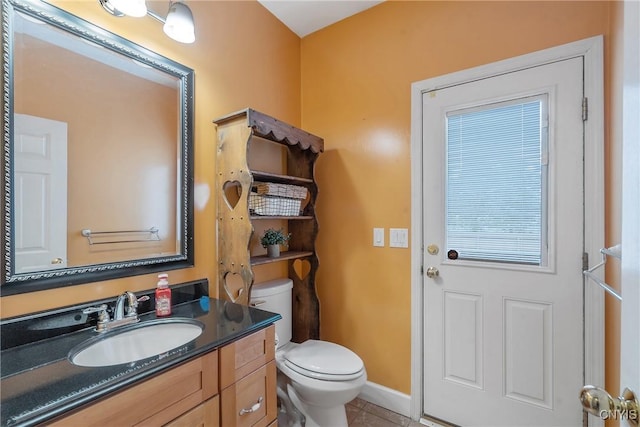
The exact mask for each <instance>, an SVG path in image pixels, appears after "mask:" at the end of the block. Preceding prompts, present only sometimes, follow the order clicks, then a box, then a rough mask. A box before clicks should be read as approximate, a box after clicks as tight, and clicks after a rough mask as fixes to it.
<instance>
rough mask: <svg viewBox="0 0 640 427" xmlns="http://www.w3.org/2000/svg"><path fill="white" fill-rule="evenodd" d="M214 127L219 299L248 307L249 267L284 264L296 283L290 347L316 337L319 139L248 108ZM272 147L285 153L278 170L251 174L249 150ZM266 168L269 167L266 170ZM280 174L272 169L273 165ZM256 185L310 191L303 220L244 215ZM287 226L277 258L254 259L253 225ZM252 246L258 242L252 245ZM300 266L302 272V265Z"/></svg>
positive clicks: (321, 147) (258, 256) (251, 275)
mask: <svg viewBox="0 0 640 427" xmlns="http://www.w3.org/2000/svg"><path fill="white" fill-rule="evenodd" d="M214 123H215V124H216V125H217V130H218V141H217V144H218V145H217V172H216V174H217V176H216V186H217V188H216V194H217V199H218V211H217V227H218V288H219V296H220V298H221V299H227V300H230V301H233V302H237V303H240V304H245V305H246V304H249V298H250V294H251V287H252V286H253V281H254V273H253V267H254V266H257V265H262V264H270V263H275V262H287V263H288V274H289V278H291V280H292V281H293V313H292V315H293V338H292V340H293V341H295V342H303V341H305V340H307V339H319V338H320V306H319V302H318V297H317V294H316V291H315V275H316V271H317V269H318V256H317V254H316V250H315V241H316V237H317V234H318V221H317V219H316V212H315V203H316V198H317V195H318V188H317V185H316V181H315V176H314V169H315V162H316V160H317V158H318V155H319V154H320V153H321V152H322V151H323V150H324V141H323V139H322V138H320V137H318V136H315V135H312V134H310V133H308V132H306V131H304V130H302V129H299V128H296V127H295V126H291V125H289V124H287V123H284V122H282V121H280V120H278V119H275V118H273V117H270V116H268V115H266V114H263V113H260V112H258V111H256V110H253V109H245V110H242V111H239V112H236V113H233V114H230V115H227V116H224V117H221V118H219V119H216V120H214ZM262 143H268V144H267V145H269V144H277V145H278V146H279V147H280V148H279V149H282V147H284V151H286V160H284V161H283V164H284V165H285V166H284V167H282V169H283V170H271V168H270V166H271V165H267V166H268V167H265V168H262V167H256V168H255V169H251V167H250V162H249V157H250V152H251V150H252V148H253V147H254V146H259V145H260V144H262ZM265 169H269V170H268V171H267V170H265ZM276 169H277V168H276ZM255 182H274V183H280V184H292V185H299V186H304V187H306V188H307V190H308V193H309V196H308V200H307V201H306V205H305V206H304V210H303V213H302V215H301V216H260V215H256V214H253V213H252V212H250V211H249V194H250V193H251V189H252V187H253V185H254V183H255ZM267 220H278V221H286V225H287V229H288V231H289V232H290V233H291V236H292V237H291V240H290V241H289V246H288V249H289V250H288V251H284V252H282V253H281V255H280V257H278V258H269V257H267V256H265V255H261V254H253V256H252V247H251V242H252V235H253V232H254V223H256V224H259V223H260V224H265V223H264V222H261V221H267ZM254 242H255V240H254ZM301 264H302V267H301Z"/></svg>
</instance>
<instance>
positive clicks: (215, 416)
mask: <svg viewBox="0 0 640 427" xmlns="http://www.w3.org/2000/svg"><path fill="white" fill-rule="evenodd" d="M219 400H220V399H219V398H218V396H216V397H214V398H213V399H209V400H207V401H206V402H204V403H202V404H200V405H198V406H196V407H195V408H193V409H192V410H190V411H189V412H187V413H186V414H184V415H182V416H180V417H178V418H176V419H175V420H173V421H171V422H170V423H169V424H166V425H165V427H219V425H220V422H219V421H220V402H219Z"/></svg>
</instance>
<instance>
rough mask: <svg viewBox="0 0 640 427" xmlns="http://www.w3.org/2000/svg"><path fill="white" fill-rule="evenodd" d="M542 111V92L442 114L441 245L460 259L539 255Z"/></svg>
mask: <svg viewBox="0 0 640 427" xmlns="http://www.w3.org/2000/svg"><path fill="white" fill-rule="evenodd" d="M546 110H547V109H546V97H542V96H541V97H536V98H526V99H523V100H516V101H510V102H506V103H501V104H491V105H487V106H484V107H480V108H474V109H472V110H461V111H454V112H450V113H449V114H447V121H446V127H447V129H446V137H447V141H446V143H447V160H446V167H447V169H446V170H447V177H446V225H445V227H446V239H447V242H446V244H447V249H448V250H451V249H453V250H456V251H457V252H458V258H459V259H469V260H484V261H492V262H509V263H521V264H535V265H540V264H541V263H542V262H543V260H544V259H545V258H544V257H543V249H544V250H546V240H545V239H546V237H545V236H546V230H545V229H543V228H544V227H545V226H546V218H545V216H546V212H545V211H544V210H545V206H546V202H544V200H543V198H544V197H546V190H545V189H544V188H543V184H545V183H546V176H544V174H546V166H545V165H543V159H544V158H546V155H543V154H544V153H543V148H544V147H546V138H547V135H546V132H547V129H546V124H545V123H546V117H544V120H543V114H544V115H545V116H546ZM543 246H544V248H543Z"/></svg>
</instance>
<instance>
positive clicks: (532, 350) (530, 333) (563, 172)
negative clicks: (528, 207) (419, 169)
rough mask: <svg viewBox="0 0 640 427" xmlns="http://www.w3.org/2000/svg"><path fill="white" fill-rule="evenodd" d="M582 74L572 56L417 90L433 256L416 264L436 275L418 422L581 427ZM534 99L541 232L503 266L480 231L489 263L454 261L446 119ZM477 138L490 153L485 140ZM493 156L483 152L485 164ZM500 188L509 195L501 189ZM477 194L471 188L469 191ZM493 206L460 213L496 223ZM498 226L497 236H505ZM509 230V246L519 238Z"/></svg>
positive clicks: (427, 282)
mask: <svg viewBox="0 0 640 427" xmlns="http://www.w3.org/2000/svg"><path fill="white" fill-rule="evenodd" d="M582 76H583V61H582V58H581V57H577V58H572V59H568V60H563V61H559V62H555V63H551V64H547V65H543V66H539V67H533V68H529V69H526V70H521V71H517V72H512V73H507V74H503V75H499V76H496V77H492V78H488V79H484V80H480V81H476V82H470V83H464V84H460V85H456V86H451V87H447V88H443V89H439V90H437V91H433V92H428V93H425V94H424V95H423V147H424V148H423V153H424V154H423V155H424V157H423V170H424V175H423V189H424V195H423V200H424V206H423V212H424V218H423V221H424V244H425V246H428V245H431V244H434V245H437V246H438V247H440V248H442V250H441V251H439V252H438V253H437V254H430V253H428V252H425V254H424V259H423V265H424V269H425V270H427V268H428V267H434V268H437V269H438V270H439V275H437V276H434V277H433V278H427V277H424V297H425V301H424V307H425V313H424V322H425V324H424V333H425V337H424V343H425V348H424V355H425V356H424V412H425V413H426V414H427V415H430V416H433V417H436V418H439V419H442V420H445V421H449V422H452V423H455V424H459V425H464V426H472V425H483V426H487V425H491V426H499V425H504V426H514V425H518V426H520V425H536V426H567V425H581V424H582V411H581V409H580V407H579V405H577V404H576V390H577V389H579V388H580V386H581V383H582V379H583V295H582V286H583V280H582V273H581V272H582V253H583V252H584V237H583V224H584V217H583V215H584V214H583V161H582V159H583V145H582V144H583V123H582V108H581V107H582V98H583V83H582ZM532 98H535V99H540V100H542V101H541V102H544V106H543V108H542V109H541V111H542V113H540V120H539V126H540V129H541V132H540V134H541V135H542V136H541V137H540V154H539V156H540V160H539V162H540V168H539V169H540V171H541V172H540V174H542V175H540V176H539V179H537V180H531V182H533V184H532V185H537V186H538V187H539V190H540V191H541V194H542V201H541V202H540V215H541V218H538V219H536V221H540V224H541V225H540V226H539V228H538V229H541V230H542V232H541V233H542V234H541V235H540V236H539V237H540V238H536V239H533V240H530V239H529V237H530V236H525V238H526V239H528V240H527V242H525V244H524V245H523V247H525V246H526V247H527V251H528V252H527V254H526V256H525V257H520V258H519V257H518V256H517V255H518V254H517V253H516V254H515V255H516V256H515V257H513V255H514V249H513V247H516V248H517V245H515V246H513V245H511V246H510V247H509V248H507V249H505V256H504V259H505V261H504V262H501V261H499V260H500V257H494V251H495V248H498V250H499V249H500V247H501V246H500V244H495V234H492V231H493V230H492V229H490V230H488V232H487V233H484V234H482V233H481V235H480V237H481V238H484V239H485V241H491V242H492V243H491V245H492V246H491V247H490V248H489V249H488V252H487V251H484V253H487V254H489V255H488V256H486V257H485V258H482V257H481V258H476V259H473V258H472V257H471V258H469V257H467V259H458V255H457V251H456V252H455V253H451V252H450V251H452V250H455V249H456V248H455V247H447V236H446V231H447V222H446V212H447V203H446V200H447V193H446V191H447V188H448V187H447V182H448V181H447V179H448V178H447V173H449V172H450V170H449V168H448V167H447V164H448V158H447V141H448V139H447V138H450V135H447V134H446V124H447V115H448V114H451V113H452V112H456V111H462V110H469V111H475V109H479V108H483V107H484V106H487V105H488V106H491V105H498V104H500V105H501V103H506V104H510V103H518V102H519V100H521V99H522V100H530V99H532ZM500 125H501V123H500V122H498V123H496V124H495V125H491V126H489V128H492V127H499V126H500ZM483 143H484V144H489V145H488V147H489V148H493V146H491V143H492V141H491V139H489V140H486V141H484V142H483ZM514 151H517V150H514ZM462 154H464V153H462ZM480 154H482V152H480ZM516 154H517V153H516ZM462 160H463V162H464V161H466V160H465V159H464V158H463V159H462ZM491 160H492V156H487V158H486V159H484V160H483V162H485V161H486V162H491ZM474 165H476V164H474ZM474 165H471V167H472V168H473V167H474ZM496 167H497V169H498V170H499V169H500V164H498V165H496ZM481 173H483V172H481ZM505 176H508V175H505ZM480 178H483V179H486V177H484V176H483V177H480ZM495 179H497V178H492V180H495ZM505 179H511V178H505ZM534 181H535V182H534ZM527 182H528V181H527V179H526V178H525V181H524V183H525V184H526V183H527ZM502 184H504V185H503V187H505V188H507V190H508V187H509V182H508V181H506V182H504V183H502ZM483 188H484V186H483V185H479V186H477V189H476V188H475V183H474V190H473V191H481V190H482V189H483ZM462 190H464V188H463V189H462ZM456 191H457V189H456ZM516 196H517V194H516ZM507 201H508V198H507ZM491 202H492V200H491V199H490V198H489V199H483V198H478V201H477V203H478V205H477V206H476V205H475V204H471V205H470V207H471V208H472V209H474V208H476V207H477V208H478V211H480V204H482V215H485V216H487V218H488V219H490V220H491V221H492V224H495V223H498V224H499V223H500V221H495V220H496V218H497V219H498V220H499V219H500V218H501V217H500V215H502V214H503V208H502V207H500V208H498V209H495V210H494V212H492V211H491V209H490V208H491V207H492V203H491ZM514 203H516V202H514ZM517 203H519V202H517ZM463 207H464V206H463ZM487 212H489V213H487ZM505 215H506V214H505ZM505 218H506V217H505ZM509 218H511V216H510V217H509ZM525 220H526V218H525ZM505 224H506V223H505ZM492 226H493V227H495V226H494V225H492ZM507 227H508V224H507V225H505V226H504V227H503V228H502V229H500V230H497V231H498V234H500V233H502V232H503V231H505V230H506V231H507V233H506V234H509V230H507ZM498 228H500V227H498ZM456 232H459V230H456ZM502 234H504V233H502ZM512 234H513V235H515V236H516V240H517V232H515V233H512ZM458 235H459V233H458ZM458 235H457V236H458ZM463 237H465V238H466V237H467V236H463ZM480 240H482V239H479V241H480ZM452 241H453V240H452ZM531 241H533V242H534V245H535V244H537V245H539V247H540V254H539V256H536V255H535V254H534V255H533V256H530V255H529V251H530V248H531V243H530V242H531ZM535 242H539V243H535ZM483 244H484V243H482V241H480V243H479V249H480V252H479V253H483V251H482V249H484V248H483ZM485 246H487V245H485ZM516 251H517V250H516ZM460 258H463V257H462V256H461V257H460ZM511 258H514V259H516V261H509V260H510V259H511ZM482 259H486V260H487V261H483V260H482ZM519 259H523V260H524V261H518V260H519ZM529 259H532V260H533V261H528V260H529Z"/></svg>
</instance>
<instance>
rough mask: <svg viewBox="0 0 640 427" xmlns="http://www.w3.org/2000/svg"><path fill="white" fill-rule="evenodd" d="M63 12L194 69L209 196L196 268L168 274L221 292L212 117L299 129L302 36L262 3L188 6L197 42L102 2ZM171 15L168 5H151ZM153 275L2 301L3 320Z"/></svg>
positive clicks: (111, 291)
mask: <svg viewBox="0 0 640 427" xmlns="http://www.w3.org/2000/svg"><path fill="white" fill-rule="evenodd" d="M51 3H54V4H55V5H57V6H58V7H61V8H63V9H66V10H67V11H69V12H71V13H73V14H75V15H78V16H80V17H82V18H84V19H86V20H88V21H91V22H93V23H95V24H96V25H98V26H100V27H103V28H106V29H108V30H110V31H112V32H115V33H117V34H119V35H121V36H123V37H125V38H127V39H129V40H131V41H133V42H136V43H138V44H140V45H142V46H144V47H146V48H148V49H150V50H152V51H155V52H158V53H160V54H162V55H164V56H167V57H169V58H171V59H173V60H175V61H177V62H180V63H182V64H184V65H186V66H188V67H191V68H193V69H194V70H195V75H196V79H195V86H196V91H195V156H196V159H195V182H196V186H197V188H198V189H199V190H202V189H204V191H203V193H204V194H205V195H206V193H207V189H208V190H209V192H210V194H211V195H210V196H209V197H208V198H207V197H202V198H200V199H199V201H198V203H196V206H197V208H196V212H195V239H194V240H195V267H194V268H189V269H184V270H174V271H170V272H169V278H170V280H171V282H172V283H179V282H185V281H189V280H195V279H200V278H208V279H209V282H210V289H211V293H212V295H217V289H216V280H217V279H216V278H217V271H216V269H215V260H216V257H217V255H216V249H215V247H216V237H215V236H216V229H215V209H216V207H215V205H214V200H215V198H214V197H213V194H214V193H213V192H214V191H215V189H214V188H213V185H214V182H215V180H214V177H215V138H216V133H215V127H214V125H213V124H212V120H213V119H215V118H217V117H220V116H222V115H225V114H228V113H230V112H233V111H236V110H240V109H242V108H245V107H249V106H250V107H252V108H255V109H257V110H259V111H263V112H265V113H267V114H270V115H274V116H276V117H278V118H280V119H282V120H284V121H287V122H289V123H291V124H293V125H299V124H300V39H299V38H298V37H297V36H296V35H295V34H293V33H292V32H291V31H290V30H289V29H288V28H287V27H285V26H284V25H283V24H282V23H280V22H279V21H278V20H277V19H276V18H275V17H274V16H273V15H271V14H270V13H269V12H268V11H267V10H266V9H265V8H264V7H262V6H261V5H260V4H259V3H257V2H245V1H215V2H213V1H211V2H210V1H190V2H189V6H190V7H191V9H192V11H193V14H194V17H195V20H196V37H197V40H196V42H195V43H194V44H191V45H184V44H181V43H178V42H175V41H173V40H171V39H169V38H168V37H166V36H165V35H164V33H163V32H162V25H161V24H160V23H159V22H157V21H155V20H154V19H152V18H149V17H146V18H129V17H125V18H115V17H112V16H110V15H108V14H107V13H106V12H104V11H103V10H102V8H101V7H100V5H99V3H98V2H97V1H64V0H54V1H51ZM147 3H148V5H149V8H150V9H152V10H154V11H157V12H158V13H160V14H164V13H166V10H167V9H168V2H166V1H161V2H147ZM155 283H156V278H155V274H152V275H144V276H135V277H130V278H125V279H120V280H110V281H105V282H97V283H89V284H85V285H78V286H72V287H66V288H59V289H55V290H50V291H42V292H34V293H29V294H23V295H15V296H9V297H3V298H1V299H0V309H1V316H2V317H3V318H6V317H11V316H16V315H20V314H24V313H30V312H34V311H39V310H45V309H50V308H54V307H60V306H64V305H70V304H75V303H78V302H82V301H89V300H95V299H100V298H107V297H111V296H115V295H117V294H119V293H120V292H122V291H124V290H133V291H137V290H143V289H149V288H152V287H154V286H155Z"/></svg>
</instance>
